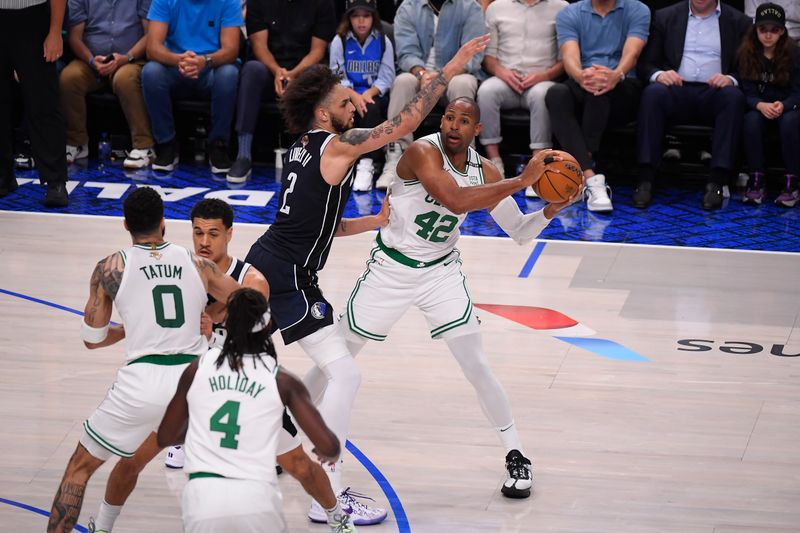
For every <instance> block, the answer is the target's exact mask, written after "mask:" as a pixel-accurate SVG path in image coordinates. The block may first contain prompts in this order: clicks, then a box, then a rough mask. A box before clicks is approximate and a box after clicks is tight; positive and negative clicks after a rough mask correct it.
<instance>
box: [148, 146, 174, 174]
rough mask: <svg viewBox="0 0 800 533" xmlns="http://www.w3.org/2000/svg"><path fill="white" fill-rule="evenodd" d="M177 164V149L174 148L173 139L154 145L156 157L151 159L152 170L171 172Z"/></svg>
mask: <svg viewBox="0 0 800 533" xmlns="http://www.w3.org/2000/svg"><path fill="white" fill-rule="evenodd" d="M177 164H178V151H177V150H176V149H175V141H174V140H172V141H169V142H166V143H164V144H157V145H156V158H155V159H154V160H153V164H152V168H153V170H160V171H161V172H172V171H173V170H175V165H177Z"/></svg>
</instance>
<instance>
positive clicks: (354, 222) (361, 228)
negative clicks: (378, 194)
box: [333, 192, 391, 237]
mask: <svg viewBox="0 0 800 533" xmlns="http://www.w3.org/2000/svg"><path fill="white" fill-rule="evenodd" d="M389 196H390V193H388V192H387V193H386V196H384V197H383V203H381V210H380V211H379V212H378V213H377V214H375V215H367V216H363V217H358V218H343V219H342V220H341V222H339V226H338V227H337V228H336V233H334V235H333V236H334V237H347V236H349V235H357V234H359V233H364V232H365V231H370V230H373V229H378V228H382V227H383V226H385V225H386V224H388V223H389V215H390V214H391V209H390V207H389Z"/></svg>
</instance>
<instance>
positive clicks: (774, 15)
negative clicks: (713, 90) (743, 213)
mask: <svg viewBox="0 0 800 533" xmlns="http://www.w3.org/2000/svg"><path fill="white" fill-rule="evenodd" d="M738 60H739V70H740V74H741V76H740V77H741V80H742V90H743V91H744V94H745V97H746V98H747V106H748V111H747V113H746V114H745V117H744V128H743V129H744V141H745V153H746V155H747V164H748V166H749V167H750V181H749V182H748V184H747V192H746V193H745V195H744V197H743V201H744V202H745V203H748V204H753V205H759V204H761V202H762V201H763V200H764V198H765V197H766V194H765V179H764V171H765V170H766V165H765V163H764V129H765V127H773V128H774V127H776V126H777V128H778V130H779V132H780V139H781V149H782V152H783V163H784V165H785V166H786V179H785V184H784V187H783V190H782V192H781V193H780V194H779V195H778V197H777V198H776V199H775V203H776V204H778V205H781V206H784V207H794V206H795V204H796V203H797V202H798V200H799V199H800V191H798V174H800V49H798V47H797V46H796V45H795V43H794V41H792V40H791V39H789V36H788V35H787V33H786V15H785V13H784V10H783V8H782V7H781V6H779V5H777V4H772V3H766V4H761V5H760V6H758V9H756V19H755V25H754V26H752V27H751V28H750V30H748V33H747V35H746V36H745V38H744V40H743V41H742V44H741V46H740V47H739V51H738Z"/></svg>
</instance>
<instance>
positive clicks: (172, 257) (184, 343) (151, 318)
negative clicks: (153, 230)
mask: <svg viewBox="0 0 800 533" xmlns="http://www.w3.org/2000/svg"><path fill="white" fill-rule="evenodd" d="M120 254H121V255H122V259H123V261H124V264H125V268H124V271H123V274H122V281H121V282H120V285H119V290H118V291H117V295H116V297H115V298H114V305H115V306H116V308H117V311H118V312H119V314H120V316H121V317H122V323H123V324H124V325H125V346H126V351H127V359H128V361H133V360H134V359H138V358H140V357H143V356H145V355H155V356H158V355H168V354H190V355H201V354H202V353H204V352H205V351H206V349H207V343H206V340H205V337H203V336H202V335H201V334H200V313H201V312H202V311H203V309H205V306H206V289H205V286H204V285H203V280H202V279H200V274H199V273H198V272H197V267H196V266H195V264H194V262H193V261H192V257H191V254H190V253H189V250H187V249H186V248H183V247H181V246H178V245H176V244H171V243H168V242H165V243H162V244H160V245H157V246H155V247H151V246H149V245H138V244H137V245H134V246H132V247H131V248H128V249H127V250H123V251H121V252H120Z"/></svg>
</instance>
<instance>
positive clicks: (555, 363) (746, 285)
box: [0, 176, 800, 533]
mask: <svg viewBox="0 0 800 533" xmlns="http://www.w3.org/2000/svg"><path fill="white" fill-rule="evenodd" d="M112 181H113V180H112ZM87 182H92V183H95V182H97V178H96V177H94V176H88V177H84V178H83V181H81V185H80V187H78V188H77V189H75V188H73V190H79V189H80V188H87V189H88V188H90V187H91V186H87V185H86V183H87ZM198 187H199V188H202V187H206V184H205V183H202V184H200V185H199V186H198ZM207 188H208V187H207ZM207 188H206V189H207ZM254 188H257V187H254ZM20 191H21V192H22V193H23V196H21V197H18V198H24V197H25V195H27V194H28V193H27V192H25V190H24V189H23V188H22V187H21V188H20ZM201 192H204V191H201ZM97 193H98V187H97V186H95V190H94V196H93V197H92V199H90V200H89V201H87V202H86V204H85V205H84V207H81V208H78V207H77V206H78V205H79V203H78V202H75V203H74V204H73V206H71V208H70V210H68V211H70V212H68V213H67V212H65V213H59V214H43V213H32V212H29V211H32V210H33V209H27V208H24V206H23V207H20V205H19V204H14V205H12V204H11V203H8V204H4V203H2V202H6V201H8V202H17V201H19V200H9V199H4V200H3V201H2V202H0V228H2V234H3V238H2V242H0V258H1V259H2V265H3V268H2V269H0V321H2V322H1V323H2V326H3V327H2V328H1V329H0V443H2V444H0V450H2V453H0V530H2V531H15V532H28V531H43V530H44V529H45V526H46V523H47V518H46V516H43V515H42V513H45V514H46V513H47V512H48V511H49V508H50V505H51V503H52V498H53V495H54V493H55V490H56V488H57V486H58V483H59V481H60V478H61V475H62V473H63V469H64V467H65V465H66V463H67V460H68V459H69V457H70V455H71V453H72V452H73V450H74V448H75V446H76V444H77V441H78V438H79V436H80V434H81V431H82V426H81V424H82V422H83V420H84V419H85V418H86V417H87V416H88V415H89V414H90V413H91V411H92V410H93V409H94V407H95V406H96V405H97V404H98V403H99V402H100V401H101V400H102V398H103V397H104V395H105V392H106V390H107V388H108V387H109V386H110V385H111V383H112V382H113V380H114V375H115V372H116V370H117V368H118V367H119V366H120V365H121V364H123V361H124V357H123V346H121V345H119V346H114V347H109V348H105V349H101V350H95V351H89V350H86V349H85V348H84V346H83V344H82V342H81V340H80V337H79V324H80V320H81V319H80V316H79V314H80V311H81V310H82V309H83V306H84V304H85V299H86V296H87V294H88V281H89V277H90V275H91V272H92V269H93V267H94V264H95V263H96V261H97V260H98V259H100V258H101V257H104V256H105V255H107V254H109V253H111V252H113V251H115V250H117V249H120V248H122V247H125V246H128V245H129V242H130V241H129V237H128V235H127V233H126V232H125V231H124V229H123V227H122V221H121V219H120V218H119V217H118V214H119V212H118V209H119V199H118V198H119V197H117V199H109V198H108V196H105V197H103V196H102V194H104V193H106V194H107V195H111V194H112V193H113V190H112V188H111V187H105V188H103V189H102V190H101V191H100V194H97ZM31 194H32V193H31ZM76 194H77V193H76ZM113 194H116V193H113ZM204 194H205V192H204ZM36 195H37V197H38V195H39V191H38V188H37V191H36ZM9 198H11V197H9ZM198 198H199V197H197V198H195V199H188V200H185V201H184V203H181V204H180V205H181V206H184V205H188V207H191V205H192V204H193V203H194V201H195V200H196V199H198ZM698 201H699V197H698ZM187 202H188V203H187ZM275 203H276V200H275V199H274V198H273V199H272V200H271V201H270V208H273V207H272V206H273V205H274V204H275ZM80 205H83V204H80ZM92 205H94V207H92ZM175 205H178V203H176V204H175ZM86 206H89V207H86ZM103 206H108V210H107V211H105V215H106V216H101V215H99V214H98V213H103V212H104V207H103ZM357 207H358V206H356V207H354V208H357ZM362 207H363V206H362ZM371 208H374V205H371V207H368V208H367V209H371ZM181 209H183V207H182V208H181ZM571 209H572V210H573V213H571V214H569V213H565V218H564V220H561V221H560V223H561V224H562V225H563V226H564V227H565V228H566V227H569V226H570V224H574V221H575V220H576V219H579V218H580V217H586V213H585V210H584V208H583V207H582V206H574V207H573V208H571ZM115 210H116V211H115ZM688 210H689V208H687V211H688ZM238 212H239V211H238V208H237V213H238ZM622 213H623V217H624V216H625V213H624V211H623V212H622ZM760 213H761V214H762V215H763V213H764V212H763V211H761V212H760ZM592 216H593V215H592ZM616 216H617V213H616V212H615V215H613V217H616ZM759 216H760V215H759ZM780 216H783V217H784V218H783V219H779V225H780V224H783V230H782V231H783V234H782V235H783V242H785V240H786V239H787V238H788V239H790V240H792V239H796V241H792V242H790V243H789V245H790V247H796V246H799V244H798V243H800V237H798V233H797V228H798V226H797V218H796V214H789V215H785V214H783V213H781V214H780ZM787 216H788V217H794V218H789V219H788V220H789V223H787V222H786V221H787V218H786V217H787ZM170 218H171V219H170V220H168V221H167V238H168V239H169V240H171V241H173V242H176V243H178V244H183V245H187V246H189V245H190V244H191V232H190V226H189V223H188V222H187V221H186V220H185V219H186V214H185V213H184V214H183V215H182V216H171V217H170ZM172 218H175V219H182V220H173V219H172ZM244 218H245V220H247V217H244ZM250 222H255V221H254V220H251V221H250ZM554 224H558V223H554ZM554 224H551V227H552V226H553V225H554ZM603 227H605V226H603ZM692 227H696V225H695V226H692ZM263 230H264V226H263V225H262V224H255V223H249V222H244V221H242V217H240V218H237V225H236V226H235V228H234V238H233V242H232V245H231V251H232V253H234V254H236V255H239V256H243V255H244V254H245V253H246V251H247V249H248V248H249V246H250V244H251V243H252V242H253V240H255V239H256V238H257V237H258V235H260V234H261V232H262V231H263ZM688 231H689V230H688V229H687V230H686V231H685V232H684V235H686V234H687V233H688ZM657 233H658V232H655V231H654V232H653V235H654V236H655V235H656V234H657ZM677 233H678V234H680V233H681V231H680V230H678V231H677ZM745 233H746V232H745ZM602 234H603V231H602V229H601V231H600V235H601V237H600V239H597V240H602ZM588 235H590V236H591V234H588ZM373 238H374V233H372V234H364V235H360V236H356V237H349V238H342V239H337V240H336V241H335V242H334V246H333V251H332V253H331V257H330V260H329V263H328V266H327V267H326V268H325V270H324V271H323V272H322V273H321V286H322V287H323V289H324V290H325V292H326V295H327V297H328V298H329V299H330V301H331V302H332V303H333V304H334V306H335V308H338V310H342V308H343V304H344V302H345V301H346V299H347V296H348V295H349V293H350V290H351V289H352V286H353V284H354V282H355V281H356V279H357V277H358V276H359V274H360V273H361V272H362V270H363V267H364V263H365V261H366V259H367V257H368V254H369V250H370V248H371V242H372V239H373ZM742 238H752V234H747V235H744V234H743V237H742ZM587 240H589V239H585V238H583V239H582V238H580V237H578V238H575V239H573V240H545V241H538V242H536V243H531V244H530V245H526V246H517V245H516V244H514V243H513V242H512V241H511V240H510V239H508V238H503V237H489V236H483V237H477V236H475V237H473V236H468V237H464V238H463V239H462V241H461V243H460V245H459V248H460V250H461V251H462V256H463V259H464V271H465V273H466V275H467V278H468V284H469V289H470V291H471V295H472V298H473V302H474V303H475V307H476V312H477V313H478V314H479V316H480V318H481V320H482V329H483V335H484V343H485V349H486V351H487V353H488V354H489V357H490V360H491V364H492V367H493V369H494V371H495V372H496V374H497V376H498V378H499V379H500V381H501V382H502V383H503V384H504V385H505V387H506V390H507V392H508V394H509V397H510V399H511V403H512V406H513V408H514V412H515V418H516V423H517V426H518V428H519V430H520V434H521V436H522V439H523V441H524V443H525V446H526V452H527V455H529V456H531V457H532V458H533V460H534V467H535V475H536V484H535V489H534V493H533V495H532V497H531V498H529V499H527V500H519V501H514V500H508V499H506V498H504V497H503V496H501V495H500V492H499V489H500V486H501V484H502V481H503V479H504V470H503V458H504V451H503V450H502V449H501V447H500V444H499V439H498V438H497V437H496V435H495V434H494V431H493V430H492V429H491V428H490V427H489V426H488V423H487V421H486V420H485V418H484V416H483V414H482V412H481V410H480V407H479V405H478V402H477V400H476V398H475V395H474V393H473V391H472V389H471V387H470V386H469V384H468V383H467V381H466V380H465V379H464V378H463V376H462V375H461V373H460V371H459V369H458V367H457V365H456V363H455V361H454V360H453V358H452V357H451V356H450V354H449V352H448V351H447V348H446V346H445V344H444V343H442V342H441V341H432V340H431V339H430V337H429V335H428V332H427V328H426V324H425V321H424V319H423V317H422V315H421V314H420V313H419V312H417V311H416V310H412V311H410V312H409V313H407V315H406V316H405V317H403V319H402V320H401V321H400V322H399V323H398V324H397V325H396V326H395V329H394V330H393V332H392V333H391V334H390V336H389V338H388V339H387V341H386V342H384V343H371V344H368V345H367V347H366V348H365V349H364V350H363V351H362V353H361V354H360V355H359V357H358V363H359V365H360V367H361V368H362V371H363V381H362V385H361V390H360V392H359V396H358V399H357V401H356V405H355V411H354V416H353V424H352V432H351V435H350V441H351V442H350V445H349V446H348V452H347V454H346V455H345V460H346V464H345V466H346V470H345V481H346V483H347V484H348V485H350V486H352V487H353V489H354V490H356V491H358V492H362V493H365V494H367V495H369V496H371V497H373V498H375V499H376V502H377V504H378V505H381V506H385V507H388V508H389V509H390V514H389V518H388V519H387V521H386V522H385V523H383V524H381V525H378V526H370V527H362V528H359V530H360V531H364V532H369V533H378V532H401V533H402V532H410V531H413V532H415V533H416V532H424V533H428V532H429V533H439V532H441V533H451V532H452V533H461V532H540V531H559V532H609V533H611V532H614V533H619V532H636V533H638V532H642V533H644V532H659V533H661V532H675V533H692V532H698V533H700V532H703V533H746V532H747V533H750V532H752V533H770V532H773V533H779V532H780V533H788V532H797V531H800V505H798V504H799V503H800V283H798V277H799V276H800V256H798V255H797V254H796V253H790V252H776V251H755V250H749V251H745V250H730V249H710V248H696V247H681V246H654V245H643V244H637V245H631V244H627V243H609V242H586V241H587ZM683 244H686V243H683ZM773 249H774V248H773ZM795 251H796V250H795ZM278 344H279V346H278V348H279V354H280V358H281V362H282V364H283V365H284V366H285V367H286V368H288V369H289V370H291V371H293V372H295V373H297V374H299V375H302V374H303V373H304V372H305V371H306V370H307V369H308V368H309V366H310V360H309V359H308V358H307V357H306V356H305V355H304V354H303V353H302V352H301V350H300V349H299V348H297V347H295V346H289V347H284V346H283V345H282V344H280V342H278ZM162 458H163V453H162V457H159V459H158V460H156V461H154V462H153V463H152V464H150V465H149V466H148V467H147V469H146V470H145V471H144V473H143V475H142V476H141V478H140V480H139V486H138V487H137V489H136V490H135V491H134V493H133V495H132V497H131V499H130V500H129V502H128V504H127V505H126V507H125V508H124V510H123V512H122V515H121V516H120V518H119V519H118V521H117V526H116V527H115V529H114V531H115V532H117V533H133V532H148V533H153V532H165V533H167V532H179V531H181V530H182V528H181V521H180V507H179V501H180V491H181V489H182V486H183V485H184V483H185V477H184V475H183V473H182V472H180V471H169V470H166V469H165V468H164V467H163V461H162V460H161V459H162ZM110 466H111V465H105V466H104V467H103V468H102V469H101V470H100V471H99V472H98V473H97V474H96V475H95V477H94V478H93V479H92V480H91V481H90V484H89V487H88V490H87V494H86V499H85V503H84V507H83V512H82V514H81V517H80V520H79V523H80V524H81V527H79V528H77V530H78V531H85V529H84V527H83V526H85V525H86V523H87V522H88V519H89V517H90V516H91V515H94V514H96V512H97V509H98V506H99V502H100V501H101V499H102V495H103V489H104V484H105V480H106V478H107V476H108V473H109V471H110ZM280 484H281V489H282V491H283V494H284V512H285V515H286V517H287V519H288V521H289V526H290V530H291V531H309V532H320V533H324V532H326V531H328V529H327V527H326V526H323V525H313V524H310V523H309V522H308V521H307V519H306V518H305V513H306V511H307V509H308V497H307V496H305V494H304V493H303V491H302V489H301V488H300V486H299V484H297V483H296V482H295V481H293V480H292V479H290V478H288V477H287V476H285V475H284V476H281V479H280Z"/></svg>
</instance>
